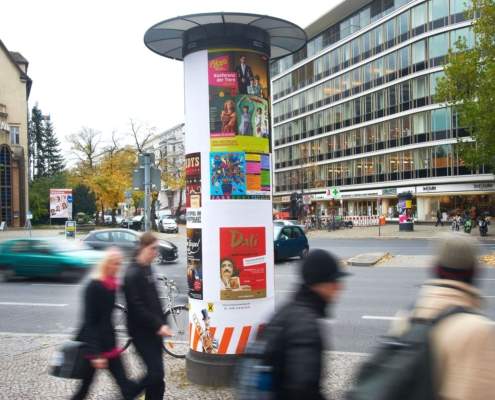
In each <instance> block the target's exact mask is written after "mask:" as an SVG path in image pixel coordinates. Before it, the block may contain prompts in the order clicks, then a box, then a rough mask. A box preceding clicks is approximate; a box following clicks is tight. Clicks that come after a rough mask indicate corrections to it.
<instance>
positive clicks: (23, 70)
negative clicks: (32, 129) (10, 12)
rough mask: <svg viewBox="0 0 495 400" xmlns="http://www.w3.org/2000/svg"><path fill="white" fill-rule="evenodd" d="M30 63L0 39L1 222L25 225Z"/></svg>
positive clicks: (17, 225) (11, 224) (8, 224)
mask: <svg viewBox="0 0 495 400" xmlns="http://www.w3.org/2000/svg"><path fill="white" fill-rule="evenodd" d="M27 70H28V61H27V60H26V59H25V58H24V57H23V56H22V55H21V54H19V53H17V52H13V51H9V50H8V49H7V47H5V45H4V43H3V42H2V41H1V40H0V220H1V221H2V222H6V224H7V226H14V227H19V226H23V225H24V223H25V217H26V211H27V210H28V177H29V173H28V168H29V165H28V98H29V92H30V90H31V84H32V81H31V79H30V78H29V76H28V75H27Z"/></svg>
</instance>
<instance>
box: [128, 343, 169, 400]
mask: <svg viewBox="0 0 495 400" xmlns="http://www.w3.org/2000/svg"><path fill="white" fill-rule="evenodd" d="M133 343H134V347H135V348H136V351H137V353H138V354H139V356H140V357H141V358H142V359H143V362H144V364H145V365H146V370H147V371H146V375H145V376H144V377H143V379H142V380H141V381H140V382H138V384H137V385H138V387H139V388H141V389H145V390H146V396H145V400H162V399H163V396H164V394H165V381H164V379H165V373H164V370H163V347H162V338H161V337H159V336H156V335H155V336H134V338H133Z"/></svg>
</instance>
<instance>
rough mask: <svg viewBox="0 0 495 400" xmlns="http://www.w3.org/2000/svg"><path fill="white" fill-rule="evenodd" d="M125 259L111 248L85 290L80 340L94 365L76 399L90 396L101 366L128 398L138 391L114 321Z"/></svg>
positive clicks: (75, 395)
mask: <svg viewBox="0 0 495 400" xmlns="http://www.w3.org/2000/svg"><path fill="white" fill-rule="evenodd" d="M122 261H123V257H122V254H121V253H120V251H119V250H117V249H110V250H109V251H108V253H107V254H106V255H105V258H104V259H103V261H102V262H101V263H100V264H99V266H98V267H97V270H96V273H95V275H94V277H93V278H92V279H91V280H90V281H89V283H88V284H87V286H86V289H85V290H84V314H83V322H82V326H81V329H80V330H79V333H78V334H77V337H76V340H77V341H78V342H83V343H85V344H86V346H87V347H86V357H87V358H89V359H90V368H89V369H88V371H87V375H86V376H85V377H84V378H83V379H82V382H81V385H80V386H79V388H78V389H77V392H76V393H75V394H74V395H73V396H72V400H81V399H84V398H85V397H86V395H87V394H88V391H89V388H90V386H91V383H92V382H93V378H94V375H95V372H96V370H98V369H108V370H109V371H110V373H111V374H112V376H113V378H114V379H115V381H116V382H117V385H118V386H119V388H120V391H121V393H122V396H123V398H124V399H126V400H128V399H133V398H134V395H135V394H137V393H136V391H137V387H136V384H135V383H134V382H132V381H130V380H129V379H127V376H126V373H125V370H124V367H123V365H122V361H121V359H120V353H121V352H122V350H121V349H119V348H117V344H116V340H115V330H114V327H113V324H112V312H113V308H114V304H115V293H116V290H117V287H118V284H117V274H118V272H119V270H120V268H121V265H122Z"/></svg>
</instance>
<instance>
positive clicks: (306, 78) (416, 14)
mask: <svg viewBox="0 0 495 400" xmlns="http://www.w3.org/2000/svg"><path fill="white" fill-rule="evenodd" d="M467 4H468V2H466V1H465V0H429V1H428V2H425V3H422V4H420V5H418V6H416V7H414V8H412V9H409V10H407V11H405V12H403V13H402V14H400V15H398V16H397V17H395V18H392V19H390V20H389V21H387V22H385V23H384V24H382V25H380V26H378V27H376V28H374V29H373V30H371V31H368V32H366V33H364V34H362V35H360V36H359V37H357V38H355V39H353V40H352V41H350V42H348V43H346V44H344V45H342V46H340V47H338V48H336V49H334V50H332V51H330V52H328V53H326V54H324V55H322V56H321V57H318V58H317V59H315V60H313V61H310V62H308V63H306V64H305V65H303V66H301V67H300V68H298V69H296V70H295V71H293V72H291V73H290V74H287V75H286V76H284V77H282V78H280V79H277V80H276V81H274V82H273V98H274V100H277V99H278V98H280V97H282V96H286V95H287V94H289V93H292V92H294V91H296V90H298V89H301V88H302V87H304V86H307V85H309V84H311V83H313V82H316V81H319V80H320V79H322V78H324V77H326V76H329V75H331V74H334V73H336V72H338V71H340V70H342V69H344V68H347V67H349V66H350V65H353V64H356V63H358V62H360V61H362V60H365V59H367V58H369V57H371V56H373V55H375V54H379V53H381V52H383V51H385V50H387V49H389V48H391V47H393V46H395V45H396V44H399V43H402V42H404V41H406V40H408V39H410V38H411V37H414V36H417V35H420V34H422V33H424V32H426V31H428V30H432V29H437V28H440V27H443V26H446V25H449V24H455V23H458V22H462V21H464V20H465V18H466V15H465V10H466V7H467ZM310 43H311V42H310ZM310 47H311V46H310V44H308V50H309V48H310ZM318 47H320V46H318ZM325 47H327V46H323V43H322V46H321V49H323V48H325ZM321 49H320V50H321ZM273 72H274V71H272V76H275V75H276V74H274V73H273Z"/></svg>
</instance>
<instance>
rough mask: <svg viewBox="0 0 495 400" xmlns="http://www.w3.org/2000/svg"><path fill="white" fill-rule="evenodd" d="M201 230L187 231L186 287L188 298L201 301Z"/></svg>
mask: <svg viewBox="0 0 495 400" xmlns="http://www.w3.org/2000/svg"><path fill="white" fill-rule="evenodd" d="M201 241H202V238H201V229H189V228H188V229H187V286H188V293H189V297H191V298H192V299H200V300H201V299H203V255H202V243H201Z"/></svg>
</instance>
